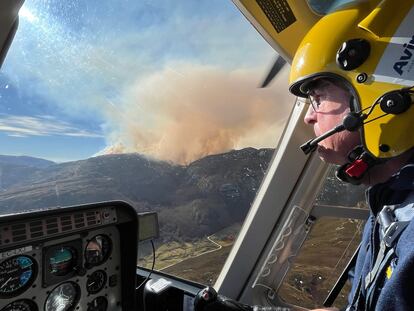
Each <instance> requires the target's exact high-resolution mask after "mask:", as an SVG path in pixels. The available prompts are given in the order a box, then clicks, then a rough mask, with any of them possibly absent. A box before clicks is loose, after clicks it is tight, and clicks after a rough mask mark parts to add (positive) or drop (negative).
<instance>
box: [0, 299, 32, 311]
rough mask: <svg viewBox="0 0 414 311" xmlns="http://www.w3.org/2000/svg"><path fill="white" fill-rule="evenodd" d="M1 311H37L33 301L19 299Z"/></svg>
mask: <svg viewBox="0 0 414 311" xmlns="http://www.w3.org/2000/svg"><path fill="white" fill-rule="evenodd" d="M1 311H38V309H37V306H36V304H35V303H34V302H33V301H31V300H28V299H21V300H16V301H13V302H12V303H9V304H8V305H7V306H5V307H4V308H3V309H1Z"/></svg>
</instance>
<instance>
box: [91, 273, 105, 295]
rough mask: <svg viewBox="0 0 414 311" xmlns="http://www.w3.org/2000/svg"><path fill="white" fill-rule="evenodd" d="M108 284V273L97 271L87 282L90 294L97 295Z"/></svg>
mask: <svg viewBox="0 0 414 311" xmlns="http://www.w3.org/2000/svg"><path fill="white" fill-rule="evenodd" d="M105 284H106V273H105V271H103V270H96V271H95V272H94V273H92V274H91V275H90V276H89V277H88V280H87V281H86V290H87V291H88V293H89V294H96V293H97V292H99V291H100V290H101V289H102V288H103V287H104V286H105Z"/></svg>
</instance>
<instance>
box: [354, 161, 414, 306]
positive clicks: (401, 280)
mask: <svg viewBox="0 0 414 311" xmlns="http://www.w3.org/2000/svg"><path fill="white" fill-rule="evenodd" d="M366 196H367V202H368V205H369V207H370V209H371V214H370V217H369V219H368V221H367V223H366V225H365V228H364V232H363V236H362V242H361V247H360V251H359V254H358V258H357V261H356V265H355V268H354V271H353V273H352V274H350V280H351V282H352V289H351V292H350V294H349V305H348V308H347V310H378V311H382V310H401V311H405V310H414V220H413V221H410V222H409V223H408V225H407V227H406V228H405V230H404V231H403V232H402V233H401V235H400V236H399V238H398V239H397V241H396V243H394V244H393V245H394V251H395V256H393V259H392V260H391V261H390V263H389V264H386V265H385V264H384V267H385V266H387V267H386V270H384V271H386V272H385V273H382V275H380V279H381V281H380V282H379V283H378V285H377V286H375V289H374V290H375V292H374V293H375V295H374V296H373V297H374V298H373V300H372V303H371V304H369V303H367V290H369V288H368V289H366V288H365V281H366V280H365V278H366V276H367V274H368V273H369V272H370V271H371V270H372V268H373V266H374V263H375V260H376V256H377V253H378V251H379V245H380V235H379V230H380V229H379V224H378V221H376V215H377V214H378V213H379V212H380V211H381V210H382V208H383V206H384V205H396V204H398V205H400V206H399V208H400V207H406V208H405V209H404V210H408V211H409V212H411V210H413V211H414V164H408V165H406V166H404V167H403V168H402V169H401V170H400V171H399V172H398V173H397V174H395V175H393V176H392V177H391V178H390V179H389V180H388V181H386V182H385V183H381V184H377V185H375V186H373V187H371V188H370V189H368V190H367V193H366ZM410 207H411V208H410ZM408 219H411V218H408ZM358 288H360V290H359V291H358ZM352 303H354V304H353V305H352ZM351 305H352V306H351Z"/></svg>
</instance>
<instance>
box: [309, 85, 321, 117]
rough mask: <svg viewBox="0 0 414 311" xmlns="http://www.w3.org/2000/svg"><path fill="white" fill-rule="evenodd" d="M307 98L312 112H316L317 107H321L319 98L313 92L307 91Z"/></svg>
mask: <svg viewBox="0 0 414 311" xmlns="http://www.w3.org/2000/svg"><path fill="white" fill-rule="evenodd" d="M308 98H309V101H310V104H311V105H312V108H313V111H315V112H318V111H319V106H320V105H321V100H320V99H321V96H320V95H318V94H316V93H315V92H314V91H313V90H312V91H309V93H308Z"/></svg>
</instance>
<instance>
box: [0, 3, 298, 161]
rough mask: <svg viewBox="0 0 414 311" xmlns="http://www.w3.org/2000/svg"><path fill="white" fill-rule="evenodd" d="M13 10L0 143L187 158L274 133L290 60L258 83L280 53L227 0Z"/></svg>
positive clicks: (1, 82)
mask: <svg viewBox="0 0 414 311" xmlns="http://www.w3.org/2000/svg"><path fill="white" fill-rule="evenodd" d="M19 16H20V23H19V29H18V31H17V34H16V36H15V38H14V41H13V43H12V46H11V48H10V50H9V53H8V55H7V57H6V60H5V62H4V64H3V66H2V68H1V71H0V154H9V155H29V156H35V157H40V158H45V159H49V160H52V161H57V162H66V161H72V160H78V159H84V158H88V157H91V156H95V155H100V154H106V153H123V152H139V153H142V154H147V155H148V156H151V157H154V158H158V159H161V160H168V161H172V162H176V163H181V164H186V163H189V162H191V161H194V160H195V159H198V158H200V157H203V156H205V155H208V154H214V153H220V152H226V151H229V150H231V149H240V148H243V147H249V146H252V147H256V148H260V147H274V146H275V145H276V143H277V139H278V136H279V135H280V132H281V131H282V128H283V125H284V123H285V122H286V119H287V116H288V113H289V111H290V109H291V106H292V103H293V97H289V95H288V94H287V69H285V70H284V71H283V72H282V73H281V74H280V75H279V76H278V77H277V78H276V81H275V82H274V83H273V84H272V86H271V87H269V88H266V89H260V88H258V87H257V86H258V85H259V83H260V82H261V81H262V80H263V78H264V76H265V75H266V73H267V71H268V70H269V68H270V66H271V65H272V63H273V61H274V58H275V56H276V53H275V51H274V50H273V49H272V48H271V47H270V46H269V45H268V44H267V43H266V42H265V41H264V40H263V39H262V38H261V37H260V35H259V34H258V33H257V32H256V31H255V30H254V29H253V27H252V26H251V25H250V24H249V22H248V21H247V20H246V19H245V18H244V17H243V15H242V14H241V13H240V12H239V11H238V9H237V8H236V6H235V5H234V4H233V3H232V2H231V1H230V0H228V1H225V0H200V1H193V0H180V1H170V0H146V1H145V0H141V1H136V0H131V1H128V0H117V1H112V0H80V1H62V0H42V1H40V0H32V1H30V0H26V2H25V4H24V6H23V7H22V9H21V10H20V13H19ZM286 102H288V104H286Z"/></svg>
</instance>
